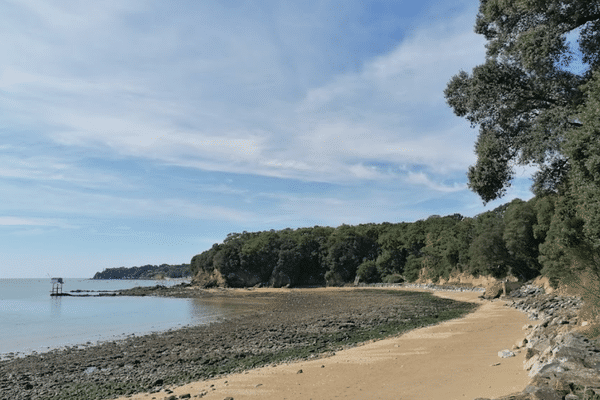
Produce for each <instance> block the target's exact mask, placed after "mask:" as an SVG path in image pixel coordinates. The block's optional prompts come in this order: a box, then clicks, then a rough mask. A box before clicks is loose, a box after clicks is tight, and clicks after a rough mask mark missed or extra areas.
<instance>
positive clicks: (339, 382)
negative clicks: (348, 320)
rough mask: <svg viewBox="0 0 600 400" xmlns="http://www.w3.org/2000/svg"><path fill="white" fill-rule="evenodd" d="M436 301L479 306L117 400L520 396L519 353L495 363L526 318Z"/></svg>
mask: <svg viewBox="0 0 600 400" xmlns="http://www.w3.org/2000/svg"><path fill="white" fill-rule="evenodd" d="M435 295H436V296H439V297H444V298H450V299H454V300H459V301H468V302H474V303H478V304H481V307H479V308H478V309H477V310H476V311H475V312H473V313H471V314H468V315H467V316H466V317H464V318H460V319H456V320H451V321H447V322H443V323H441V324H439V325H435V326H430V327H426V328H420V329H416V330H413V331H410V332H408V333H406V334H403V335H400V336H397V337H393V338H388V339H384V340H380V341H376V342H371V343H367V344H364V345H361V346H358V347H355V348H351V349H347V350H343V351H338V352H337V353H336V354H335V355H333V356H330V357H322V358H317V359H313V360H309V361H302V362H297V363H290V364H283V365H277V366H269V367H263V368H258V369H254V370H251V371H248V372H245V373H240V374H232V375H228V376H225V377H220V378H218V379H209V380H202V381H198V382H193V383H190V384H187V385H183V386H179V387H171V388H170V390H171V391H172V392H173V393H167V392H165V391H161V392H156V393H140V394H136V395H133V396H128V397H122V398H120V400H125V399H135V400H141V399H144V400H148V399H157V400H162V399H167V398H169V397H170V396H174V395H176V396H181V395H185V394H190V396H191V397H192V398H200V397H202V398H203V399H207V400H223V399H226V398H228V397H231V398H233V399H235V400H243V399H290V400H291V399H314V400H317V399H342V398H347V399H406V400H408V399H445V400H452V399H475V398H477V397H489V398H494V397H499V396H502V395H507V394H510V393H513V392H518V391H521V390H522V389H523V388H524V387H525V386H526V385H527V383H528V382H529V378H528V375H527V372H526V371H524V370H523V359H524V355H523V354H522V353H517V354H516V357H511V358H500V357H498V352H499V351H501V350H504V349H510V348H511V347H512V345H513V344H514V343H515V342H516V341H517V340H519V339H522V338H523V337H524V332H523V330H522V327H523V325H525V324H527V323H529V322H530V321H529V320H528V319H527V317H526V315H525V314H524V313H522V312H520V311H517V310H514V309H512V308H508V307H505V306H504V302H502V301H492V302H490V301H483V300H481V299H479V298H478V296H479V295H480V293H477V292H446V291H439V292H436V293H435Z"/></svg>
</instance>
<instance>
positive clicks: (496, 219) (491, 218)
mask: <svg viewBox="0 0 600 400" xmlns="http://www.w3.org/2000/svg"><path fill="white" fill-rule="evenodd" d="M503 233H504V221H503V219H502V216H501V214H500V213H498V212H494V211H488V212H486V213H483V214H481V215H479V216H477V218H476V219H475V224H474V239H473V242H472V243H471V247H470V248H469V257H470V260H471V261H470V271H469V272H471V273H472V274H474V275H479V274H483V275H487V274H490V275H492V276H495V277H498V278H499V277H503V276H506V274H507V273H508V270H509V265H510V257H509V253H508V250H507V249H506V245H505V243H504V239H503Z"/></svg>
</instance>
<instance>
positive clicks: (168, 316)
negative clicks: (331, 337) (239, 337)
mask: <svg viewBox="0 0 600 400" xmlns="http://www.w3.org/2000/svg"><path fill="white" fill-rule="evenodd" d="M182 282H185V280H161V281H153V280H94V279H85V278H64V284H63V287H62V289H63V292H64V293H71V291H73V290H82V291H85V290H87V291H102V290H120V289H129V288H132V287H136V286H154V285H157V284H161V285H165V286H170V285H175V284H179V283H182ZM51 289H52V284H51V281H50V278H40V279H0V359H6V358H7V357H8V354H9V353H14V356H17V357H20V356H25V355H27V354H32V353H34V352H36V353H43V352H45V351H49V350H52V349H56V348H63V347H67V346H84V345H94V344H99V343H102V342H105V341H110V340H119V339H124V338H126V337H128V336H131V335H144V334H149V333H152V332H162V331H167V330H169V329H176V328H181V327H184V326H191V325H202V324H210V323H212V322H216V321H219V320H223V319H226V318H229V317H232V316H235V315H237V314H240V313H243V311H242V308H241V307H240V306H239V305H236V304H227V303H226V302H221V303H218V304H215V303H214V302H213V303H210V304H209V303H207V302H203V300H202V299H198V298H195V299H177V298H168V297H153V296H145V297H133V296H115V297H71V296H58V297H56V296H50V291H51ZM83 293H85V292H80V293H79V294H83ZM72 294H74V295H75V294H78V293H72ZM89 294H95V292H90V293H89Z"/></svg>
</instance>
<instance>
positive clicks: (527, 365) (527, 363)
mask: <svg viewBox="0 0 600 400" xmlns="http://www.w3.org/2000/svg"><path fill="white" fill-rule="evenodd" d="M539 359H540V356H539V355H538V354H536V355H534V356H533V357H531V358H530V359H528V360H527V361H524V362H523V369H524V370H525V371H529V370H530V369H531V367H533V364H535V363H537V362H538V360H539Z"/></svg>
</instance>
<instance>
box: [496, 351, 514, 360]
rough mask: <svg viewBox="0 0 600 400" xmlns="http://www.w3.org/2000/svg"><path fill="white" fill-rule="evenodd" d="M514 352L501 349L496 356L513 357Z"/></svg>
mask: <svg viewBox="0 0 600 400" xmlns="http://www.w3.org/2000/svg"><path fill="white" fill-rule="evenodd" d="M514 356H515V353H513V352H512V351H510V350H502V351H499V352H498V357H500V358H508V357H514Z"/></svg>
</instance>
